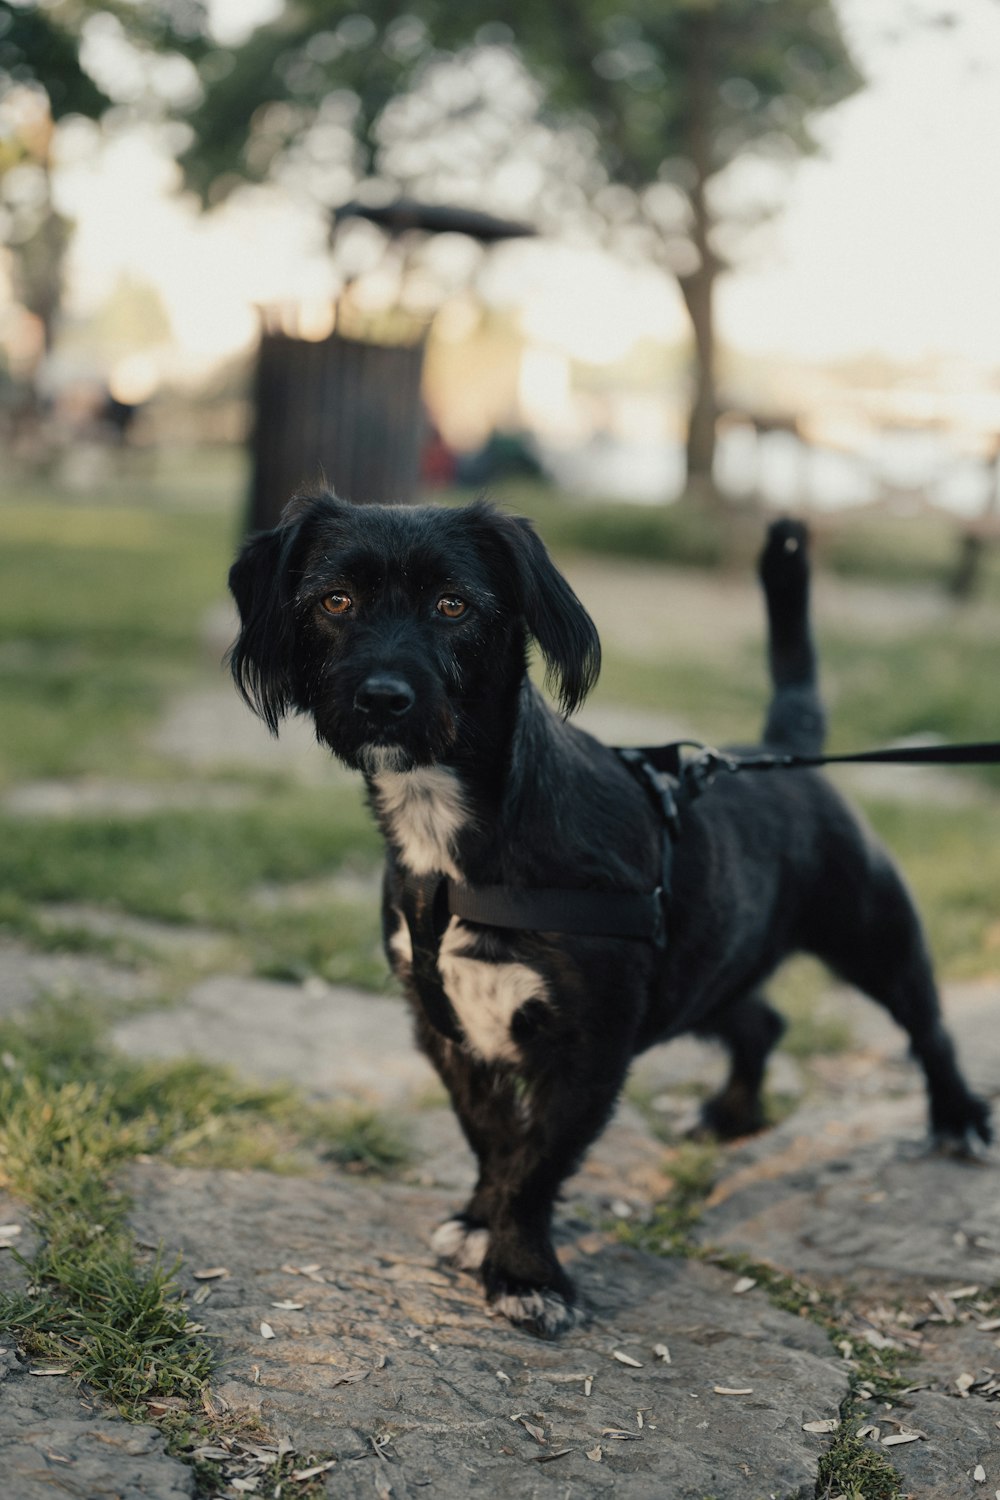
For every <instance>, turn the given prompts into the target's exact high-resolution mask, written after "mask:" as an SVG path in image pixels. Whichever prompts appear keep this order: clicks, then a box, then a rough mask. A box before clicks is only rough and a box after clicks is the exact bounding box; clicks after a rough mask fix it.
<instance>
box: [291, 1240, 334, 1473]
mask: <svg viewBox="0 0 1000 1500" xmlns="http://www.w3.org/2000/svg"><path fill="white" fill-rule="evenodd" d="M282 1269H284V1267H282ZM336 1462H337V1460H336V1459H335V1458H329V1459H327V1461H326V1463H325V1464H316V1465H315V1467H314V1468H312V1469H293V1470H292V1473H291V1475H290V1477H291V1478H292V1479H294V1480H295V1482H296V1484H301V1483H302V1481H303V1480H304V1479H315V1478H316V1476H317V1474H325V1473H326V1472H327V1470H328V1469H332V1468H333V1466H334V1464H335V1463H336Z"/></svg>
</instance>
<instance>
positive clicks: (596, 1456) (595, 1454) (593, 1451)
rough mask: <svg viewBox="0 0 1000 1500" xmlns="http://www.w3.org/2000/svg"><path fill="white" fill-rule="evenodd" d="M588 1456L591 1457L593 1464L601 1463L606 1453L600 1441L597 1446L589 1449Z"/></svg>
mask: <svg viewBox="0 0 1000 1500" xmlns="http://www.w3.org/2000/svg"><path fill="white" fill-rule="evenodd" d="M587 1457H588V1458H589V1459H590V1461H591V1463H592V1464H599V1463H600V1461H601V1459H602V1458H603V1457H604V1454H603V1453H602V1451H601V1445H600V1443H598V1445H597V1447H596V1448H588V1449H587Z"/></svg>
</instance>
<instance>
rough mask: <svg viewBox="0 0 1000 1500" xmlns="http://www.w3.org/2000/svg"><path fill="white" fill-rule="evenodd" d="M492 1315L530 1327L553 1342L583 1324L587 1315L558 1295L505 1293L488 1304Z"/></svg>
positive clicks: (553, 1293) (549, 1293) (555, 1293)
mask: <svg viewBox="0 0 1000 1500" xmlns="http://www.w3.org/2000/svg"><path fill="white" fill-rule="evenodd" d="M489 1308H490V1312H492V1313H496V1314H498V1315H499V1316H500V1317H502V1318H507V1319H509V1321H510V1322H511V1323H515V1324H516V1325H517V1326H518V1327H523V1328H530V1329H531V1330H532V1332H533V1333H537V1334H539V1335H540V1337H541V1338H544V1339H554V1338H556V1337H557V1336H558V1335H559V1334H560V1333H565V1332H566V1331H567V1330H568V1329H570V1328H576V1327H578V1326H579V1325H580V1324H581V1323H582V1322H583V1321H584V1314H583V1313H582V1312H581V1311H580V1309H579V1308H577V1307H571V1306H570V1304H569V1303H568V1302H567V1301H566V1300H565V1298H564V1297H560V1295H559V1293H558V1292H542V1291H534V1292H505V1293H503V1295H502V1296H499V1297H495V1298H494V1299H493V1301H492V1302H491V1303H490V1304H489Z"/></svg>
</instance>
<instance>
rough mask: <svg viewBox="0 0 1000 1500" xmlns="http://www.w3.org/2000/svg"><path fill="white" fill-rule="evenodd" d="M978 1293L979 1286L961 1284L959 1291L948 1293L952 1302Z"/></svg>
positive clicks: (960, 1300)
mask: <svg viewBox="0 0 1000 1500" xmlns="http://www.w3.org/2000/svg"><path fill="white" fill-rule="evenodd" d="M978 1295H979V1288H978V1287H977V1286H960V1287H959V1288H958V1289H957V1291H954V1292H949V1293H948V1296H949V1297H950V1298H951V1300H952V1302H962V1301H964V1299H965V1298H966V1297H976V1296H978Z"/></svg>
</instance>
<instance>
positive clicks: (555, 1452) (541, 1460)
mask: <svg viewBox="0 0 1000 1500" xmlns="http://www.w3.org/2000/svg"><path fill="white" fill-rule="evenodd" d="M572 1451H573V1450H572V1448H553V1449H552V1450H551V1452H549V1453H536V1454H535V1455H534V1457H533V1462H534V1463H536V1464H550V1463H551V1462H552V1460H553V1459H554V1458H565V1457H566V1455H567V1453H572Z"/></svg>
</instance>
